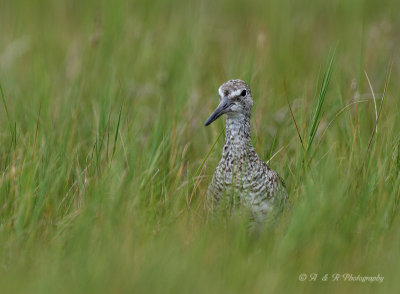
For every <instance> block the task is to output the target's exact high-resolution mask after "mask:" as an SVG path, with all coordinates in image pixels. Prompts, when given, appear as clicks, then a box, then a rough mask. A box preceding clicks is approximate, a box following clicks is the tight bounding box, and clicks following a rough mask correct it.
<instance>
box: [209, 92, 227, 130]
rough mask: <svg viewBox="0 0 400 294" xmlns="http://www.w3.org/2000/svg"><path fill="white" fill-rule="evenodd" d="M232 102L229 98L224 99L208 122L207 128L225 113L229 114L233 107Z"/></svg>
mask: <svg viewBox="0 0 400 294" xmlns="http://www.w3.org/2000/svg"><path fill="white" fill-rule="evenodd" d="M232 104H233V103H232V102H231V101H230V100H229V99H228V98H227V97H224V98H222V100H221V102H220V103H219V105H218V107H217V108H216V109H215V110H214V112H213V113H212V114H211V115H210V117H209V118H208V119H207V120H206V122H205V124H204V125H205V126H208V125H209V124H211V123H212V122H213V121H214V120H216V119H217V118H219V117H220V116H221V115H223V114H224V113H227V112H228V111H229V109H230V107H231V106H232Z"/></svg>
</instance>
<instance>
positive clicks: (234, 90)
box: [204, 80, 253, 126]
mask: <svg viewBox="0 0 400 294" xmlns="http://www.w3.org/2000/svg"><path fill="white" fill-rule="evenodd" d="M218 94H219V105H218V107H217V108H216V109H215V110H214V112H213V113H212V114H211V115H210V117H209V118H208V119H207V120H206V122H205V124H204V125H205V126H208V125H209V124H211V123H212V122H213V121H215V120H216V119H217V118H218V117H220V116H221V115H223V114H224V113H226V115H227V116H228V117H232V118H238V119H240V118H246V117H248V118H250V115H251V108H252V106H253V98H252V97H251V91H250V87H249V86H248V85H247V84H246V83H245V82H243V81H242V80H229V81H227V82H225V83H223V84H222V85H221V86H220V87H219V89H218Z"/></svg>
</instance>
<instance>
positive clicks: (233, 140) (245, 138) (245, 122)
mask: <svg viewBox="0 0 400 294" xmlns="http://www.w3.org/2000/svg"><path fill="white" fill-rule="evenodd" d="M251 148H252V145H251V140H250V117H247V116H244V115H241V114H236V115H235V114H233V115H232V114H229V115H227V116H226V128H225V146H224V153H226V152H233V153H234V154H243V153H247V152H248V151H249V149H251Z"/></svg>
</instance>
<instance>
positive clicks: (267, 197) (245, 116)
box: [206, 80, 287, 221]
mask: <svg viewBox="0 0 400 294" xmlns="http://www.w3.org/2000/svg"><path fill="white" fill-rule="evenodd" d="M243 94H245V95H243ZM219 95H220V101H221V103H220V105H219V106H218V108H217V109H216V111H215V112H214V113H213V114H212V115H211V116H210V118H209V119H208V120H207V122H206V125H208V124H210V123H211V122H212V121H214V120H215V119H217V118H218V117H219V116H220V115H222V114H224V113H226V130H225V145H224V147H223V151H222V158H221V160H220V162H219V164H218V166H217V168H216V170H215V173H214V176H213V178H212V181H211V183H210V185H209V187H208V191H207V199H206V204H207V206H208V207H209V208H215V207H217V206H218V205H219V204H220V203H224V204H225V205H227V206H228V207H232V208H234V207H236V206H241V205H244V206H245V207H246V208H248V209H250V211H251V214H252V217H253V218H254V219H255V220H256V221H260V220H261V221H262V220H266V219H270V218H274V216H275V215H276V213H278V212H280V211H281V209H282V208H283V205H284V203H285V202H286V200H287V193H286V189H285V186H284V183H283V181H282V180H281V178H280V177H279V175H278V174H277V173H276V172H275V171H273V170H272V169H270V168H269V167H268V165H267V164H266V163H265V162H263V161H262V160H261V159H260V157H259V156H258V155H257V153H256V152H255V150H254V148H253V145H252V143H251V140H250V116H251V109H252V105H253V99H252V97H251V91H250V88H249V86H248V85H247V84H246V83H245V82H243V81H241V80H230V81H227V82H225V83H224V84H222V85H221V87H220V88H219ZM221 105H222V106H221ZM227 105H228V106H227ZM221 109H222V111H221ZM218 110H219V112H218ZM216 112H217V114H215V113H216ZM220 112H222V113H220Z"/></svg>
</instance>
